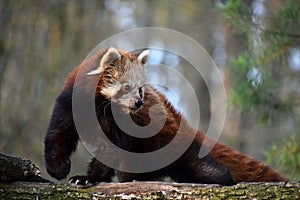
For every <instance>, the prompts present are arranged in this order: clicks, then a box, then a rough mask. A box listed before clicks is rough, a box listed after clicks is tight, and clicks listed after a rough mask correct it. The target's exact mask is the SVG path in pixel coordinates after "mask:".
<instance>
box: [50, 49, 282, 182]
mask: <svg viewBox="0 0 300 200" xmlns="http://www.w3.org/2000/svg"><path fill="white" fill-rule="evenodd" d="M104 53H105V51H103V52H99V53H98V54H97V55H96V56H94V57H92V58H90V59H88V60H86V61H84V62H83V63H82V64H81V65H80V66H81V67H83V70H85V71H86V72H88V71H90V70H91V69H95V68H97V67H98V65H99V62H100V61H101V58H102V56H103V54H104ZM120 53H121V55H122V58H124V57H126V56H128V57H129V58H130V60H131V61H132V62H136V59H137V57H136V55H134V54H132V53H129V52H126V51H120ZM122 62H123V60H121V61H117V62H116V63H114V64H115V65H118V66H123V65H124V63H122ZM80 66H78V67H77V68H75V69H74V71H73V72H71V73H70V74H69V75H68V76H67V78H66V81H65V84H64V86H63V89H62V92H61V94H60V95H59V97H58V98H57V100H56V105H55V108H54V111H53V114H52V117H51V121H50V124H49V128H48V132H47V135H46V138H45V160H46V166H47V170H48V173H49V174H50V175H51V176H53V177H55V178H57V179H62V178H65V177H66V176H67V174H68V173H69V170H70V160H69V157H70V155H71V153H72V152H73V151H74V150H75V148H76V144H77V140H78V135H77V132H76V129H75V126H74V122H73V118H72V109H71V106H70V104H71V96H72V91H73V89H72V88H73V85H74V81H75V78H76V76H77V74H78V70H79V67H80ZM97 77H98V76H97ZM98 78H99V77H98ZM106 79H107V77H105V76H104V73H102V74H100V81H99V82H98V86H97V89H96V106H97V105H100V104H101V103H102V102H103V101H104V100H106V97H104V96H103V95H102V94H101V93H100V91H101V88H102V87H103V84H104V82H105V81H108V80H106ZM79 81H82V84H87V86H86V87H85V88H87V89H90V90H91V91H92V90H93V89H95V88H90V87H89V84H90V83H89V82H90V81H91V82H93V80H92V79H88V81H86V80H83V77H79ZM143 103H144V104H143V107H142V108H140V109H138V110H137V111H136V112H131V113H130V115H131V117H132V119H133V120H134V121H135V123H136V124H138V125H140V126H145V125H147V124H148V123H150V118H149V116H148V114H149V109H150V108H151V107H152V106H153V105H155V104H157V103H160V105H161V106H163V108H164V110H165V111H166V112H165V114H166V116H167V118H166V122H165V125H164V127H163V128H162V130H161V131H160V132H159V133H158V134H156V135H155V136H153V137H151V138H147V139H135V138H132V137H130V136H125V137H124V135H127V134H126V133H124V132H123V131H122V130H120V129H119V128H118V126H117V125H116V124H115V121H114V120H113V118H110V117H109V116H110V115H109V113H110V110H105V111H103V110H101V112H105V113H106V118H103V116H102V115H99V116H98V120H99V122H100V125H101V127H102V129H103V130H104V132H105V133H106V134H107V136H108V137H109V138H110V139H111V140H112V141H113V142H114V143H115V144H117V145H119V146H120V147H121V148H123V149H126V150H129V151H134V152H138V153H142V152H150V151H154V150H157V149H159V148H161V147H163V146H164V145H166V144H168V143H169V142H170V141H171V140H172V139H173V138H174V136H175V135H176V134H177V133H178V130H179V126H181V127H183V129H181V130H184V135H185V136H186V137H189V134H191V133H192V132H194V131H195V130H193V129H192V128H191V127H190V126H189V124H188V122H187V121H186V120H185V119H184V118H183V116H182V115H181V114H180V113H178V112H177V111H176V110H175V109H174V107H173V106H172V105H171V104H170V103H169V102H168V100H167V99H166V97H165V96H164V95H163V94H161V93H160V92H159V91H157V90H155V89H154V88H152V87H151V86H149V85H148V86H146V87H145V95H144V99H143ZM107 116H108V117H107ZM159 120H160V119H152V120H151V123H158V122H159ZM180 122H181V124H180ZM141 134H142V133H141ZM120 135H122V136H123V137H122V138H125V139H124V140H122V141H120V139H119V138H121V137H119V136H120ZM204 138H205V135H204V134H203V133H202V132H200V131H197V135H196V137H195V139H194V141H193V143H192V144H191V145H190V147H189V148H188V149H187V151H186V152H185V153H184V154H183V155H182V156H181V157H180V158H178V160H176V161H175V162H174V163H172V164H171V165H169V166H167V167H165V168H163V169H161V170H157V171H154V172H150V173H125V172H117V175H118V178H119V180H120V181H132V180H159V179H161V178H163V177H164V176H170V177H171V178H173V179H174V180H175V181H179V182H195V183H219V184H223V185H231V184H235V183H238V182H278V181H287V179H285V178H284V177H282V176H280V175H279V174H278V173H277V172H276V171H274V170H272V169H271V168H269V167H268V166H266V165H264V164H263V163H261V162H259V161H257V160H255V159H253V158H251V157H249V156H246V155H244V154H241V153H239V152H237V151H236V150H234V149H232V148H231V147H228V146H226V145H224V144H220V143H217V144H216V145H215V146H214V147H213V149H212V151H211V152H210V153H209V154H208V155H207V156H206V157H204V158H199V157H198V153H199V149H200V147H201V145H204V146H205V145H206V144H203V141H204ZM178 145H180V144H178ZM174 151H176V150H174ZM120 162H121V161H120ZM113 175H114V170H113V169H111V168H109V167H107V166H105V165H103V164H102V163H100V162H99V161H98V160H96V159H95V158H94V159H93V160H92V162H91V163H90V166H89V170H88V173H87V176H75V177H73V178H71V182H72V183H76V184H88V183H91V184H94V183H97V182H101V181H110V180H111V178H112V176H113Z"/></svg>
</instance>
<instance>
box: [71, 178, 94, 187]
mask: <svg viewBox="0 0 300 200" xmlns="http://www.w3.org/2000/svg"><path fill="white" fill-rule="evenodd" d="M97 183H98V181H96V180H95V179H92V178H91V177H89V176H73V177H71V178H70V180H69V184H70V185H75V186H80V187H91V186H94V185H97Z"/></svg>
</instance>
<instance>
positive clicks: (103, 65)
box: [87, 47, 149, 112]
mask: <svg viewBox="0 0 300 200" xmlns="http://www.w3.org/2000/svg"><path fill="white" fill-rule="evenodd" d="M148 56H149V50H145V51H142V52H141V53H140V54H139V55H135V54H133V53H131V52H129V51H124V50H119V49H116V48H114V47H110V48H109V49H108V50H107V51H106V52H105V53H104V54H103V56H102V58H101V61H100V63H99V66H98V68H97V69H95V70H93V71H90V72H88V73H87V75H89V76H94V75H100V76H101V78H100V82H99V86H98V87H99V91H100V93H101V94H102V95H103V96H104V97H106V98H107V99H110V100H111V101H112V102H114V103H117V104H119V105H121V106H122V108H123V110H124V111H126V112H132V111H136V110H138V109H139V108H141V107H142V105H143V94H144V91H143V85H144V82H145V76H144V65H145V63H146V62H147V60H148Z"/></svg>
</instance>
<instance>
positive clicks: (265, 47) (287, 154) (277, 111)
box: [222, 0, 300, 179]
mask: <svg viewBox="0 0 300 200" xmlns="http://www.w3.org/2000/svg"><path fill="white" fill-rule="evenodd" d="M247 2H248V3H249V1H247ZM247 2H245V1H235V0H229V1H228V2H227V5H226V6H225V7H224V9H223V10H222V14H223V18H224V19H225V21H226V22H227V23H228V25H229V26H228V27H230V29H231V30H233V31H234V32H235V33H237V34H238V35H239V36H242V37H240V38H242V39H241V42H242V44H244V48H243V52H242V53H240V54H239V55H238V56H237V57H235V58H231V59H229V61H228V62H227V67H228V69H229V75H230V80H231V81H232V90H231V94H230V99H229V102H230V105H231V106H234V107H236V108H238V109H239V110H240V112H244V113H250V114H252V115H253V116H255V119H256V120H257V122H258V123H266V122H273V124H272V126H276V125H277V126H278V127H279V125H278V124H276V122H278V121H280V124H281V128H282V125H283V126H285V125H284V124H285V123H288V122H287V121H285V120H286V119H287V116H288V118H289V119H293V123H294V124H293V126H294V127H293V129H294V130H295V129H297V126H299V125H297V124H299V114H300V113H299V103H297V102H299V100H300V95H299V90H297V89H295V88H297V87H298V85H299V78H298V77H299V69H292V67H291V66H290V64H289V61H288V59H289V57H290V56H291V55H290V53H291V51H292V50H293V49H298V50H300V28H299V27H300V3H299V1H298V0H287V1H281V2H280V5H279V6H278V7H276V6H274V7H273V6H270V7H271V8H269V7H268V6H267V5H265V9H266V10H265V12H264V13H263V14H262V13H261V14H257V13H255V10H254V7H253V4H252V5H248V4H246V3H247ZM252 2H254V1H252ZM267 3H268V2H266V1H265V4H267ZM295 83H296V84H295ZM293 84H295V85H296V86H293ZM297 116H298V117H297ZM280 130H282V131H283V132H293V130H292V129H291V128H286V129H280ZM274 136H275V134H274ZM299 144H300V133H299V132H298V133H297V134H294V135H293V136H291V137H289V138H287V139H286V140H285V141H283V142H282V143H281V144H280V145H279V144H273V145H271V147H270V149H269V150H268V151H267V152H266V154H265V155H266V157H267V162H268V163H269V164H270V165H272V166H274V167H275V168H277V169H279V170H280V171H282V172H283V173H285V174H286V175H287V176H289V177H291V178H293V179H299V178H300V170H299V169H300V145H299Z"/></svg>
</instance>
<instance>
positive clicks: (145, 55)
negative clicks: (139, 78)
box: [138, 49, 150, 65]
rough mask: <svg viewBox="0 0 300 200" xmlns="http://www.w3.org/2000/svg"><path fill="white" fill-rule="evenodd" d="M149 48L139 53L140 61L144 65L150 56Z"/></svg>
mask: <svg viewBox="0 0 300 200" xmlns="http://www.w3.org/2000/svg"><path fill="white" fill-rule="evenodd" d="M149 52H150V51H149V50H148V49H147V50H144V51H142V53H140V54H139V56H138V61H139V62H141V63H142V64H143V65H144V64H146V62H147V61H148V58H149Z"/></svg>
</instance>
